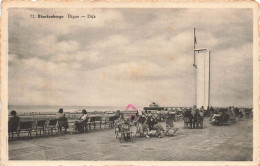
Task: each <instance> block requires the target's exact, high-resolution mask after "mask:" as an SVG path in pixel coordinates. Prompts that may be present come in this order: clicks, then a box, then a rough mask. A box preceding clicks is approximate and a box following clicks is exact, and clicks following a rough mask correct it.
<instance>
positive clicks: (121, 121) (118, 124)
mask: <svg viewBox="0 0 260 166" xmlns="http://www.w3.org/2000/svg"><path fill="white" fill-rule="evenodd" d="M124 123H126V120H125V118H124V114H123V113H120V114H119V118H118V119H117V120H116V121H115V126H116V127H117V128H118V129H119V131H121V130H120V129H121V126H122V124H124Z"/></svg>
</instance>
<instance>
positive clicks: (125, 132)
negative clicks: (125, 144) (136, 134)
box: [115, 123, 133, 143]
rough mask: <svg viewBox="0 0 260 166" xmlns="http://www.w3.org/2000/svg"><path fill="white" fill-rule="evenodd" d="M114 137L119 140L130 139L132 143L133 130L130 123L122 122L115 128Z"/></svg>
mask: <svg viewBox="0 0 260 166" xmlns="http://www.w3.org/2000/svg"><path fill="white" fill-rule="evenodd" d="M115 134H116V138H118V139H119V140H120V142H122V141H123V140H124V141H131V142H132V143H133V131H132V128H131V125H130V124H128V123H125V124H122V125H120V126H118V127H116V128H115Z"/></svg>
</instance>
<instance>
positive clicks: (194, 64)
mask: <svg viewBox="0 0 260 166" xmlns="http://www.w3.org/2000/svg"><path fill="white" fill-rule="evenodd" d="M195 29H196V28H194V33H193V35H194V40H193V44H194V45H193V46H194V47H193V48H194V50H193V53H194V63H193V66H194V67H195V75H194V76H195V79H194V80H195V105H197V70H196V69H197V67H196V61H195V60H196V59H195V48H196V34H195Z"/></svg>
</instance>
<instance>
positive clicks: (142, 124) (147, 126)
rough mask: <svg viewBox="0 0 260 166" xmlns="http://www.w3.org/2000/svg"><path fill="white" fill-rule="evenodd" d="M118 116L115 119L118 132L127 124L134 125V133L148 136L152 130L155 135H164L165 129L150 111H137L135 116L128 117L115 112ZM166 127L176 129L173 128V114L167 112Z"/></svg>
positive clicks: (124, 128)
mask: <svg viewBox="0 0 260 166" xmlns="http://www.w3.org/2000/svg"><path fill="white" fill-rule="evenodd" d="M117 115H119V118H118V119H117V120H116V121H115V127H116V129H118V130H119V132H121V131H123V130H126V128H127V125H136V134H139V135H140V136H145V137H146V138H149V137H150V136H149V135H151V134H152V130H155V131H156V135H157V136H158V137H159V138H162V137H163V136H164V131H165V129H164V128H163V127H162V125H161V124H159V122H158V120H157V118H156V117H155V116H154V115H153V114H152V113H151V112H150V111H137V112H136V114H135V116H131V118H130V119H128V118H124V114H123V113H120V111H118V112H117ZM166 127H169V128H172V129H175V130H178V129H177V128H174V124H173V115H172V114H170V113H168V114H167V120H166Z"/></svg>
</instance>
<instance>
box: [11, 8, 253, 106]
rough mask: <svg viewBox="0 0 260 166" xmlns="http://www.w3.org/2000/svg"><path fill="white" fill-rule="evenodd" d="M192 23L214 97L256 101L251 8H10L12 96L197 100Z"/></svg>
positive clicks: (71, 100)
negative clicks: (207, 55)
mask: <svg viewBox="0 0 260 166" xmlns="http://www.w3.org/2000/svg"><path fill="white" fill-rule="evenodd" d="M31 14H34V15H35V16H37V15H38V14H42V15H46V14H48V15H53V14H55V15H63V16H64V17H65V18H64V19H37V18H34V19H32V18H30V15H31ZM67 14H72V15H87V14H95V16H96V18H95V19H88V18H80V19H68V18H67ZM194 27H196V28H197V35H196V36H197V42H198V45H197V47H198V48H202V47H203V48H209V49H210V50H211V104H212V105H213V106H229V105H235V106H252V96H253V93H252V87H253V76H252V74H253V69H252V57H253V55H252V49H253V47H252V36H253V32H252V29H253V28H252V10H250V9H75V10H71V9H10V10H9V83H8V84H9V104H23V105H26V104H30V105H38V104H40V105H90V106H95V105H100V106H126V105H128V104H133V105H135V106H137V107H138V106H139V107H141V106H147V105H148V104H149V103H150V102H152V101H156V102H158V103H159V104H160V105H162V106H191V105H193V104H195V81H194V78H195V77H194V74H195V69H194V68H193V66H192V64H193V28H194Z"/></svg>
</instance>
